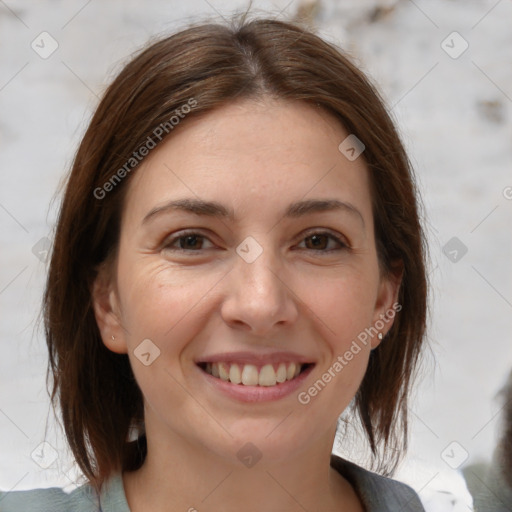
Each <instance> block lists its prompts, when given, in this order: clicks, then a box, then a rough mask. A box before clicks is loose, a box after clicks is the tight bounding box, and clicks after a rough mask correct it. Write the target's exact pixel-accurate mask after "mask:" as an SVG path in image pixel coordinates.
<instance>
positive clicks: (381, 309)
mask: <svg viewBox="0 0 512 512" xmlns="http://www.w3.org/2000/svg"><path fill="white" fill-rule="evenodd" d="M402 275H403V272H402V270H401V269H400V270H399V271H397V272H390V273H389V274H388V275H387V276H383V277H382V278H381V281H380V284H379V292H378V295H377V301H376V303H375V312H374V317H373V326H374V328H375V329H376V330H377V331H378V333H379V334H378V335H377V336H374V337H373V338H372V342H371V346H372V349H374V348H377V347H378V346H379V345H380V343H381V342H382V341H383V340H384V338H385V337H386V334H387V333H388V332H389V331H390V329H391V327H392V326H393V323H394V319H395V316H396V314H397V312H398V311H400V310H401V309H402V306H401V304H399V303H398V295H399V292H400V285H401V283H402ZM381 334H382V336H381ZM384 342H385V341H384Z"/></svg>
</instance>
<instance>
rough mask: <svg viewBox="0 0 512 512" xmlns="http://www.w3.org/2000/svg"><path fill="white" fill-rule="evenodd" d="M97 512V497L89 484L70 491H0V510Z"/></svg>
mask: <svg viewBox="0 0 512 512" xmlns="http://www.w3.org/2000/svg"><path fill="white" fill-rule="evenodd" d="M29 510H30V511H34V512H71V511H72V510H73V511H77V512H97V511H98V498H97V496H95V494H94V492H93V491H92V489H91V488H90V487H89V486H82V487H79V488H78V489H75V490H74V491H72V492H71V493H66V492H64V491H63V490H62V489H60V488H58V487H51V488H49V489H32V490H29V491H11V492H1V493H0V512H15V511H16V512H22V511H29Z"/></svg>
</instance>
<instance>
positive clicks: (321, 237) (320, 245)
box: [299, 231, 349, 253]
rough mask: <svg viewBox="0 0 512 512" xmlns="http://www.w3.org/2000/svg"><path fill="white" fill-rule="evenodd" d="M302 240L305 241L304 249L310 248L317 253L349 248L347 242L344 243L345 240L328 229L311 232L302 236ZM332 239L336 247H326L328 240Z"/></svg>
mask: <svg viewBox="0 0 512 512" xmlns="http://www.w3.org/2000/svg"><path fill="white" fill-rule="evenodd" d="M303 240H304V241H305V242H306V249H311V250H313V251H316V252H319V253H331V252H333V251H339V250H344V249H348V248H349V246H348V244H347V243H345V241H344V240H343V239H342V238H340V237H338V236H336V235H334V234H332V233H330V232H328V231H316V232H313V233H311V234H308V236H306V238H304V239H303ZM333 241H334V243H335V244H336V245H337V247H334V248H331V249H327V247H328V246H329V242H333ZM308 242H309V243H308ZM299 245H300V244H299ZM326 249H327V250H326Z"/></svg>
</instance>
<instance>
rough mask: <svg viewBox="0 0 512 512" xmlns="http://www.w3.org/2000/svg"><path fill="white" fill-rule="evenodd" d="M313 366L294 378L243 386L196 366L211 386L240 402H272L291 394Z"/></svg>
mask: <svg viewBox="0 0 512 512" xmlns="http://www.w3.org/2000/svg"><path fill="white" fill-rule="evenodd" d="M313 367H314V365H311V366H309V367H308V368H306V369H305V370H304V371H303V372H302V373H300V374H299V375H298V376H297V377H295V378H294V379H292V380H287V381H285V382H282V383H280V384H276V385H275V386H244V385H243V384H233V383H232V382H229V381H225V380H222V379H219V378H217V377H214V376H213V375H210V374H209V373H206V372H205V371H204V370H202V369H201V368H199V367H197V368H198V370H199V371H200V372H201V373H202V374H203V375H204V377H205V378H206V381H207V382H208V383H209V384H210V385H211V386H213V387H214V388H215V389H217V390H219V391H220V392H221V393H224V394H225V395H227V396H229V397H230V398H234V399H236V400H239V401H240V402H272V401H275V400H280V399H281V398H284V397H286V396H288V395H291V394H292V393H293V392H294V391H296V390H297V389H298V388H299V387H300V386H301V385H302V384H303V383H304V381H305V380H306V378H307V377H308V375H309V374H310V373H311V371H312V370H313Z"/></svg>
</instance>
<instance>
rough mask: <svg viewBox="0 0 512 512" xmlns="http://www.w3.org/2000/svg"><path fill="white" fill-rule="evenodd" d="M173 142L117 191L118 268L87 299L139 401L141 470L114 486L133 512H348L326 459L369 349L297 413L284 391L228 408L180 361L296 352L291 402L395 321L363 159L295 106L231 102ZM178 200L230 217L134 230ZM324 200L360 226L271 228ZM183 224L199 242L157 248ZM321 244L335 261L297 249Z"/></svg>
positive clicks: (352, 499) (336, 130)
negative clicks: (309, 366)
mask: <svg viewBox="0 0 512 512" xmlns="http://www.w3.org/2000/svg"><path fill="white" fill-rule="evenodd" d="M178 128H179V129H176V131H175V132H173V135H172V136H171V137H170V138H169V139H168V140H166V141H165V142H164V143H163V144H162V145H161V146H160V147H159V148H158V149H157V150H155V151H153V153H151V154H150V155H149V156H148V157H147V158H146V160H145V161H144V163H143V164H142V166H141V168H139V169H138V170H137V172H136V174H135V175H134V176H133V178H132V180H131V182H130V183H129V184H128V187H129V188H128V191H127V196H126V201H125V204H124V211H123V216H122V223H121V238H120V247H119V253H118V258H117V260H116V262H115V264H114V266H113V268H112V267H110V268H107V267H105V268H104V269H103V271H102V272H100V274H99V276H98V278H97V280H96V283H95V286H94V290H93V302H94V308H95V314H96V319H97V322H98V325H99V327H100V331H101V334H102V338H103V341H104V343H105V345H106V346H107V347H108V348H109V349H110V350H112V351H114V352H118V353H127V354H128V355H129V358H130V362H131V365H132V368H133V371H134V374H135V377H136V379H137V382H138V384H139V386H140V388H141V390H142V392H143V395H144V403H145V423H146V433H147V440H148V456H147V459H146V461H145V463H144V465H143V466H142V467H141V469H139V470H138V471H135V472H131V473H128V472H125V473H124V474H123V481H124V485H125V491H126V495H127V499H128V502H129V505H130V508H131V509H132V511H133V512H139V511H142V510H144V511H149V510H150V511H155V512H158V511H163V510H166V511H169V510H176V511H178V510H180V511H187V510H190V509H192V510H193V508H195V509H197V510H198V511H201V512H202V511H214V510H223V511H235V510H237V511H239V510H246V511H252V510H255V511H256V510H258V511H261V510H280V511H290V512H292V511H293V512H295V511H303V510H304V508H305V509H307V510H310V511H313V510H322V511H327V510H345V511H350V512H355V511H362V510H363V508H362V505H361V503H360V501H359V498H358V497H357V495H356V493H355V491H354V489H353V488H352V487H351V485H350V484H349V483H348V481H347V480H346V479H344V478H343V477H342V476H341V475H340V474H339V473H337V472H336V471H334V470H333V469H332V468H330V465H329V458H330V455H331V450H332V445H333V441H334V436H335V432H336V422H337V419H338V417H339V415H340V414H341V413H342V412H343V410H344V409H345V408H346V407H347V406H348V404H349V403H350V401H351V400H352V398H353V397H354V395H355V393H356V391H357V389H358V387H359V385H360V383H361V381H362V379H363V376H364V374H365V371H366V368H367V364H368V357H369V354H370V350H371V349H372V348H375V347H376V346H377V345H378V344H379V340H378V339H377V337H374V338H371V339H370V340H369V343H368V344H367V345H366V346H365V345H362V344H361V351H360V352H359V353H358V354H357V355H355V356H354V358H353V359H352V360H351V361H350V362H349V364H347V365H346V366H345V367H344V368H343V370H342V371H341V372H339V373H337V374H336V377H335V378H333V379H332V380H331V382H330V383H328V385H326V386H325V388H324V389H323V390H322V391H321V392H320V393H318V394H317V396H315V397H314V398H312V399H311V401H310V402H309V403H308V404H307V405H303V404H301V403H299V401H298V399H297V392H294V393H292V394H291V395H289V396H286V397H284V398H282V399H280V400H277V401H274V402H264V403H241V402H239V401H237V400H234V399H233V398H229V397H227V396H224V395H223V394H221V393H219V392H218V391H217V390H216V389H214V388H213V387H212V386H209V385H208V383H207V382H206V379H205V378H203V375H202V374H201V373H198V368H197V365H196V364H195V362H194V361H197V359H198V358H200V357H201V356H202V355H205V354H208V355H211V354H215V353H221V352H229V351H239V350H243V351H249V352H258V351H262V350H268V351H272V350H275V351H277V350H284V351H293V352H295V353H298V354H301V355H304V356H308V357H309V358H310V359H311V360H312V361H314V362H315V367H314V368H313V371H312V372H311V373H310V374H309V375H308V377H307V379H306V382H305V383H304V385H302V386H301V388H300V389H299V390H298V391H304V390H307V389H308V388H309V387H310V386H311V385H312V384H313V383H314V382H315V381H317V380H318V379H319V378H320V377H321V375H322V374H323V373H324V372H326V371H327V370H328V369H329V368H330V367H331V366H332V364H333V362H334V361H335V360H336V359H337V357H338V356H340V355H343V354H344V353H345V352H346V351H347V350H348V349H349V347H350V345H351V343H352V341H353V340H354V339H356V337H357V335H358V334H359V333H360V332H361V331H363V330H364V329H365V328H368V327H370V326H372V325H373V324H374V323H375V322H376V321H377V320H378V319H379V318H380V315H381V314H384V313H385V312H386V311H388V310H390V309H391V307H392V305H393V303H394V302H395V301H396V297H397V292H398V287H399V279H398V278H396V277H389V276H384V275H382V274H381V272H380V269H379V262H378V258H377V253H376V245H375V239H374V228H373V219H372V204H371V198H370V188H369V181H368V180H369V176H368V172H367V169H366V166H365V163H364V161H363V158H357V159H356V160H355V161H349V160H348V159H347V158H345V156H343V155H342V154H341V153H340V151H339V150H338V145H339V144H340V142H341V141H343V140H344V139H345V138H346V137H347V135H348V132H346V131H345V130H344V128H343V127H342V126H341V125H340V123H339V122H338V121H337V120H336V119H335V118H334V117H331V116H330V115H329V114H327V113H325V112H324V111H323V110H321V109H317V108H315V107H312V106H309V105H306V104H303V103H299V102H289V101H283V100H271V99H269V98H264V99H260V100H257V101H255V100H243V101H238V102H236V103H230V104H228V105H226V106H223V107H221V108H219V109H217V110H215V111H213V112H210V113H208V114H207V115H205V116H203V117H201V118H195V119H194V118H191V119H189V120H185V121H184V122H183V124H182V126H179V127H178ZM183 197H192V198H201V199H205V200H215V201H218V202H220V203H222V204H224V205H225V206H226V207H227V208H230V209H233V211H234V213H235V221H231V220H229V219H219V218H209V217H204V216H199V215H194V214H191V213H187V212H176V211H167V212H165V213H160V214H158V215H154V216H152V217H151V218H150V220H148V221H147V222H145V223H144V222H143V219H144V217H145V216H146V215H147V214H148V212H150V211H151V210H152V209H154V208H155V207H159V206H161V205H163V204H165V203H166V202H167V201H169V200H171V199H178V198H183ZM327 198H329V199H338V200H340V201H343V202H346V203H350V204H351V205H352V206H353V208H355V209H356V210H357V211H358V212H359V214H357V213H354V212H349V211H348V210H342V211H330V212H316V213H309V214H308V215H306V216H304V217H301V218H285V217H284V211H285V209H286V207H287V206H288V205H289V204H290V203H292V202H295V201H300V200H306V199H327ZM191 228H193V231H194V232H198V234H200V235H202V236H204V237H205V238H202V239H201V238H200V239H199V240H198V241H196V245H195V246H192V245H191V244H190V243H188V245H187V240H184V241H183V240H182V245H180V242H179V241H175V242H174V243H173V245H172V247H174V248H179V247H185V249H184V250H182V251H181V252H178V251H176V250H175V251H172V247H169V245H170V244H171V242H172V241H171V240H170V238H171V237H172V236H175V235H176V234H179V233H180V232H182V231H183V230H184V229H191ZM326 230H327V231H329V232H331V233H332V234H334V235H335V236H339V237H340V238H341V239H342V240H343V241H344V242H345V244H347V245H348V246H349V247H348V248H347V247H341V246H340V245H339V244H338V243H337V242H336V241H335V240H334V239H330V238H328V237H321V240H320V242H319V243H318V245H315V244H314V243H313V242H312V240H311V238H308V237H311V235H313V234H315V233H317V234H318V232H325V231H326ZM248 236H251V237H253V238H254V239H255V240H256V241H257V242H258V243H259V245H260V246H261V248H262V249H263V252H262V254H261V255H260V256H259V257H258V258H257V259H256V260H255V261H254V262H252V263H247V262H246V261H245V260H244V259H242V258H241V257H240V256H239V255H238V254H237V252H236V250H235V249H236V248H237V246H238V245H239V244H240V243H241V242H242V241H243V240H244V239H245V238H246V237H248ZM183 243H184V244H185V245H183ZM166 245H167V247H165V246H166ZM197 247H198V248H199V249H198V248H197ZM317 247H319V249H317ZM322 251H323V252H322ZM391 325H392V321H389V322H388V323H386V327H385V330H384V331H383V334H384V335H385V334H386V331H387V330H389V329H390V328H391ZM112 336H114V337H115V340H113V339H112ZM147 338H149V339H150V340H152V342H153V343H154V344H155V345H156V346H157V347H158V348H159V349H160V351H161V353H160V356H159V357H158V358H156V359H155V360H154V362H152V364H150V365H148V366H145V365H144V364H141V362H140V361H139V359H137V357H135V355H134V350H135V349H136V348H137V346H138V345H139V344H140V343H141V341H142V340H144V339H147ZM247 442H251V443H253V444H254V445H255V446H256V447H257V449H258V450H259V452H260V453H261V454H262V458H261V459H260V460H259V461H258V463H257V464H256V465H254V466H253V467H251V468H247V467H245V466H244V465H243V464H241V462H240V460H239V459H238V458H237V452H238V450H240V449H241V448H242V447H243V446H244V445H245V444H246V443H247ZM170 507H172V508H170Z"/></svg>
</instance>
